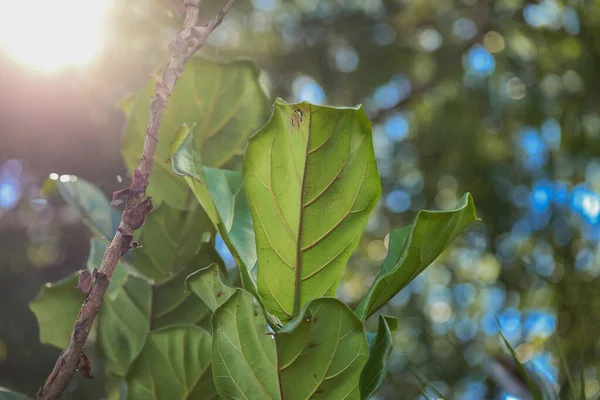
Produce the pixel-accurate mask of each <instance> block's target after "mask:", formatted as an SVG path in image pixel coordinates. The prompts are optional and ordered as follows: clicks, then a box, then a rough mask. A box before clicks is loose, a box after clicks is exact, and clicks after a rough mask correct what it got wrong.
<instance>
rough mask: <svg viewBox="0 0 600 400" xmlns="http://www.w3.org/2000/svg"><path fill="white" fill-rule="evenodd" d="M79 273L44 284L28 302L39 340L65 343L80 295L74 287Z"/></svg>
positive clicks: (76, 311) (56, 343)
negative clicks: (35, 321)
mask: <svg viewBox="0 0 600 400" xmlns="http://www.w3.org/2000/svg"><path fill="white" fill-rule="evenodd" d="M78 280H79V272H75V273H73V274H71V275H69V276H68V277H66V278H65V279H63V280H61V281H58V282H55V283H47V284H45V285H44V286H43V287H42V290H41V291H40V293H39V294H38V295H37V297H36V298H35V299H33V300H32V301H31V302H30V303H29V308H30V309H31V311H33V313H34V314H35V317H36V318H37V320H38V325H39V329H40V342H41V343H45V344H49V345H51V346H55V347H58V348H59V349H64V348H65V347H67V345H68V344H69V338H70V337H71V331H72V330H73V324H75V320H76V319H77V315H78V314H79V310H80V309H81V305H82V304H83V300H84V298H85V296H84V294H83V293H82V292H81V291H80V290H79V289H77V287H76V286H77V282H78Z"/></svg>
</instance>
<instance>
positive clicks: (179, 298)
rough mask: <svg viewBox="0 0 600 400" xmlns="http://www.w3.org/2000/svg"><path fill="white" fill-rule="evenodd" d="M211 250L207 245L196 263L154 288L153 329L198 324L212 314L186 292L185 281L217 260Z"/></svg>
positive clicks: (201, 302) (199, 301)
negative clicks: (207, 264) (199, 268)
mask: <svg viewBox="0 0 600 400" xmlns="http://www.w3.org/2000/svg"><path fill="white" fill-rule="evenodd" d="M211 250H212V249H210V248H209V247H208V245H207V247H206V248H205V249H204V250H202V252H201V253H200V254H199V256H198V260H197V261H196V262H192V263H191V264H190V265H189V266H188V267H187V268H186V269H184V270H183V271H181V272H180V273H179V274H177V275H176V276H174V277H173V278H172V279H170V280H168V281H166V282H163V283H161V284H159V285H157V286H155V287H154V290H153V300H152V329H157V328H161V327H165V326H169V325H177V324H196V323H198V322H200V321H201V320H202V319H203V318H205V317H207V316H208V315H209V314H210V309H209V308H208V307H207V306H206V304H204V302H203V301H202V300H200V299H199V298H198V297H197V296H195V295H194V293H191V292H188V291H186V290H185V279H186V277H187V276H188V275H189V274H191V273H192V272H194V271H196V270H197V269H198V267H199V266H200V265H204V263H205V262H208V263H210V262H213V261H214V260H215V257H214V254H213V253H214V251H211ZM200 263H202V264H200Z"/></svg>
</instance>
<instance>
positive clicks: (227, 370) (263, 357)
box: [211, 290, 281, 399]
mask: <svg viewBox="0 0 600 400" xmlns="http://www.w3.org/2000/svg"><path fill="white" fill-rule="evenodd" d="M253 299H254V297H253V296H252V295H251V294H250V293H248V292H245V291H243V290H236V292H235V293H233V294H232V295H231V296H230V297H229V299H227V301H225V302H224V303H223V305H221V306H220V307H219V308H217V310H216V311H215V312H214V314H213V316H212V319H211V322H212V327H213V343H212V351H213V355H212V363H213V375H214V382H215V386H216V388H217V391H218V392H219V394H220V395H221V397H223V398H226V399H236V398H245V399H280V398H281V397H280V393H279V384H278V379H277V368H276V364H277V355H276V350H275V342H274V340H273V339H272V337H271V336H270V335H268V333H269V331H268V327H267V323H266V320H265V317H264V315H263V314H262V313H261V312H256V313H255V310H254V306H253V304H252V301H253Z"/></svg>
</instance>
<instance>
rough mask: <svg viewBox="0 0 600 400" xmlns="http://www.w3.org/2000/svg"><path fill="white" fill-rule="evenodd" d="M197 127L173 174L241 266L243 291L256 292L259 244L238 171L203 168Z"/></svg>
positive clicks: (176, 159)
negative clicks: (254, 272)
mask: <svg viewBox="0 0 600 400" xmlns="http://www.w3.org/2000/svg"><path fill="white" fill-rule="evenodd" d="M201 142H202V137H201V135H200V133H199V132H198V130H197V129H195V127H194V126H192V127H190V128H189V132H188V136H187V137H186V139H185V140H184V141H183V143H182V145H181V147H180V148H179V149H178V150H177V152H176V153H175V155H174V156H173V171H175V173H176V174H178V175H181V176H183V177H184V179H185V181H186V182H187V184H188V185H189V186H190V188H191V189H192V192H193V193H194V195H195V196H196V199H198V202H199V203H200V204H201V205H202V207H203V208H204V210H205V211H206V213H207V214H208V217H209V218H210V220H211V221H212V223H213V225H214V226H215V228H216V229H217V231H218V232H219V234H220V235H221V237H222V238H223V241H224V242H225V243H226V244H227V247H228V248H229V250H230V251H231V254H232V256H233V258H234V259H235V260H236V262H237V263H238V265H239V267H240V276H241V280H242V285H243V286H244V288H245V289H246V290H248V291H250V292H252V293H257V292H256V289H255V286H256V284H255V283H254V280H253V279H252V277H251V274H250V273H249V272H248V270H252V269H253V268H254V266H255V265H256V243H255V240H254V230H253V227H252V217H251V215H250V208H249V206H248V202H247V200H246V197H245V196H244V191H243V189H242V175H241V173H239V172H234V171H225V170H220V169H214V168H209V167H204V165H203V164H202V158H201V154H200V153H201V152H200V147H201V146H200V143H201Z"/></svg>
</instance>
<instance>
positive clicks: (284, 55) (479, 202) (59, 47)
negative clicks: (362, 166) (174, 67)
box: [0, 0, 600, 399]
mask: <svg viewBox="0 0 600 400" xmlns="http://www.w3.org/2000/svg"><path fill="white" fill-rule="evenodd" d="M18 3H21V2H0V25H2V26H3V27H2V28H0V88H2V90H0V386H6V387H10V388H12V389H15V390H19V391H22V392H24V393H27V394H33V393H35V391H36V390H37V388H38V386H39V385H40V384H41V383H42V382H43V380H44V379H45V377H46V375H47V374H48V373H49V371H50V370H51V368H52V366H53V365H54V361H55V360H56V357H57V356H58V354H59V351H58V350H57V349H54V348H51V347H48V346H44V345H41V344H40V343H39V338H38V329H37V323H36V320H35V318H34V316H33V314H32V313H31V311H30V310H29V308H28V303H29V301H30V300H31V299H33V298H34V297H35V295H36V294H37V293H38V291H39V289H40V287H41V285H42V284H43V283H45V282H48V281H53V280H57V279H60V278H62V277H64V276H66V275H68V274H69V273H70V272H72V271H75V270H78V269H81V268H83V267H84V265H85V263H86V257H87V255H88V250H89V236H90V235H89V232H88V230H87V228H86V227H85V226H83V224H82V223H81V221H80V220H79V219H78V218H77V216H76V215H75V213H74V212H73V211H71V210H69V209H68V207H67V206H66V205H65V204H64V203H62V202H61V201H60V200H59V199H55V198H44V197H42V196H41V194H40V187H41V185H42V184H43V182H44V180H45V179H46V178H47V177H48V176H49V175H50V174H56V175H53V176H54V177H55V178H58V179H60V176H61V175H62V174H75V175H79V176H81V177H83V178H85V179H86V180H88V181H90V182H92V183H94V184H96V185H97V186H99V187H100V188H101V189H102V190H103V191H104V192H105V193H106V194H107V195H108V194H110V193H111V192H112V191H114V190H118V189H120V188H122V187H123V186H124V183H122V182H127V181H128V179H129V176H130V175H129V172H128V171H127V170H126V169H125V167H124V165H123V161H122V158H121V154H120V151H119V147H120V136H121V130H122V126H123V124H124V117H123V116H122V114H121V113H120V111H119V110H118V108H117V106H116V104H117V102H118V101H120V100H121V99H123V98H124V97H125V96H126V95H127V94H128V93H130V92H132V91H135V90H136V89H137V88H138V87H139V86H141V85H142V84H143V83H144V82H145V80H146V79H147V76H148V75H149V74H151V73H152V72H153V70H155V68H156V67H157V66H160V65H161V63H162V62H164V61H165V60H167V53H166V49H167V46H168V43H169V41H170V40H171V39H172V38H173V37H174V35H175V34H176V33H177V30H178V28H179V26H180V25H181V17H182V14H181V13H182V6H181V2H180V1H175V0H152V1H149V0H127V1H116V0H102V1H98V2H92V1H83V0H80V1H78V2H74V1H67V0H62V1H57V2H38V3H40V4H37V7H42V3H46V4H45V5H43V7H45V9H44V10H40V9H38V12H39V13H40V14H41V15H40V18H39V20H36V21H35V23H33V24H31V23H28V22H27V21H28V20H27V15H28V12H27V9H26V8H25V7H24V6H21V7H19V6H18V5H15V4H18ZM22 3H27V4H29V7H30V8H31V7H34V8H35V7H36V2H35V1H34V2H33V3H34V5H31V4H30V3H31V2H22ZM100 3H103V4H104V3H105V7H104V8H102V10H100V9H98V7H99V5H98V4H100ZM92 4H95V5H93V6H92ZM202 4H203V5H202V7H203V8H202V15H204V16H205V18H206V19H208V18H210V17H211V16H212V15H214V14H215V12H216V10H218V8H220V7H222V6H223V5H224V1H217V0H210V1H209V0H206V1H204V2H203V3H202ZM42 11H43V12H42ZM91 20H97V21H96V25H93V24H91V22H90V23H82V21H84V22H85V21H88V22H89V21H91ZM74 21H75V22H77V21H79V22H78V23H75V22H74ZM9 22H10V23H11V24H10V26H9V24H8V23H9ZM25 24H28V25H27V26H30V28H27V29H24V28H23V26H25ZM11 26H12V27H13V28H14V29H13V30H10V29H9V28H10V27H11ZM19 26H20V27H21V29H20V30H19V29H17V27H19ZM93 29H97V31H94V32H95V34H96V36H97V39H98V41H97V43H96V42H95V41H92V40H91V39H89V38H88V36H89V37H91V38H94V37H96V36H94V35H91V36H90V35H88V36H85V34H86V33H90V32H88V31H89V30H93ZM94 32H92V33H94ZM54 33H56V34H54ZM59 33H60V34H59ZM61 35H62V36H61ZM86 38H87V39H86ZM208 43H209V45H207V46H206V48H205V49H204V50H203V52H204V53H206V54H211V55H213V56H217V57H220V58H233V57H248V58H252V59H254V60H255V62H256V63H257V64H258V65H259V67H260V68H261V69H262V70H263V71H264V72H263V76H262V79H263V82H264V86H265V88H266V90H267V91H268V94H269V96H270V98H271V100H274V99H275V97H277V96H280V97H283V98H284V99H285V100H287V101H300V100H308V101H310V102H313V103H320V104H329V105H356V104H363V105H364V107H365V110H366V112H367V115H368V116H369V118H370V119H371V121H372V122H373V138H374V142H375V152H376V156H377V161H378V169H379V173H380V175H381V177H382V183H383V188H384V195H383V196H382V199H381V201H380V202H379V204H378V205H377V207H376V210H375V211H374V213H373V215H372V218H371V220H370V221H369V224H368V227H367V234H366V235H365V236H364V237H363V239H362V241H361V245H360V250H359V251H358V252H357V254H355V256H354V257H353V258H352V260H351V262H350V264H349V266H348V268H347V269H346V272H345V275H344V280H343V282H342V284H341V285H340V288H339V296H340V297H341V298H342V299H343V300H345V301H346V302H348V303H351V304H355V303H357V301H358V300H359V299H360V298H361V296H362V295H363V294H364V293H365V292H366V290H367V288H368V287H369V285H370V283H371V282H372V279H373V277H374V274H375V273H376V271H377V268H378V266H379V264H380V263H381V261H382V260H383V259H384V257H385V255H386V252H387V247H386V246H387V237H386V234H387V232H389V231H390V229H392V228H398V227H402V226H404V225H407V224H408V223H410V222H411V221H412V219H413V218H414V216H415V213H416V211H418V210H419V209H422V208H428V209H446V208H451V207H453V206H454V205H455V204H456V201H457V200H458V198H460V196H461V195H462V194H463V193H464V192H467V191H469V192H471V193H472V194H473V196H474V199H475V203H476V206H477V209H478V216H479V217H480V218H482V220H483V221H481V222H478V223H475V224H473V226H472V227H471V228H470V229H469V231H468V232H467V233H466V234H464V235H462V237H461V239H460V240H457V241H456V242H455V243H454V245H453V247H452V248H451V249H450V250H448V251H446V252H445V253H444V254H443V255H442V256H441V257H440V258H439V259H438V260H437V262H436V263H435V264H434V265H432V266H431V267H430V268H429V269H428V270H427V271H426V272H425V273H423V274H422V275H421V276H419V277H418V278H417V279H416V280H415V281H414V282H413V283H411V284H410V285H409V286H408V287H407V288H406V289H405V290H403V291H402V292H401V293H400V294H398V295H397V296H396V297H395V298H394V299H393V301H392V302H391V303H390V305H389V306H387V307H386V309H385V310H383V312H384V313H385V314H389V315H393V316H395V317H398V318H399V319H400V325H399V329H398V331H397V333H396V336H395V349H394V352H393V354H392V359H391V367H390V371H389V375H388V378H387V380H386V383H385V385H384V387H383V388H382V390H381V392H380V394H379V396H378V398H379V399H397V398H401V399H404V398H406V399H417V398H427V397H428V396H431V398H435V396H436V395H435V394H434V393H433V391H432V390H431V388H429V389H428V388H424V387H425V386H427V385H426V384H425V383H424V382H423V380H424V379H423V378H421V379H419V378H417V377H426V380H427V381H428V382H429V385H433V386H434V387H435V388H436V389H437V390H438V391H439V392H441V393H442V394H443V395H444V396H446V397H447V398H452V399H514V398H518V394H517V393H516V392H514V390H513V391H512V392H511V387H512V386H511V381H510V380H507V379H505V378H499V377H498V375H497V374H496V373H495V372H494V371H497V368H499V366H502V365H505V364H503V362H502V360H504V357H506V354H507V353H506V349H505V348H504V346H503V344H502V342H501V338H500V336H499V334H498V325H497V323H496V319H495V318H496V316H497V317H498V320H499V323H500V326H501V327H502V331H503V332H504V334H505V335H506V337H507V339H508V340H509V341H510V343H511V345H512V346H513V347H514V348H515V350H516V352H517V355H518V357H519V359H520V360H521V361H523V362H527V364H528V365H529V366H530V367H531V368H533V369H534V370H535V371H536V372H537V373H538V375H539V376H540V377H541V379H543V380H544V382H546V383H547V384H548V385H550V386H553V387H554V388H555V389H556V390H557V391H561V390H562V392H561V398H566V389H565V380H566V376H565V371H566V369H565V368H564V367H563V363H561V354H562V355H563V356H564V364H566V365H567V366H568V369H569V370H570V371H571V372H572V374H573V375H575V376H576V377H577V379H579V378H578V377H579V376H580V374H582V376H583V379H584V382H585V395H586V397H587V398H598V397H600V380H599V379H600V378H599V375H598V372H599V371H598V365H599V364H600V361H599V360H600V358H599V355H600V340H599V337H598V334H597V331H596V329H598V327H599V325H600V324H599V322H600V291H599V290H598V288H599V284H598V282H599V280H598V277H599V275H600V263H599V261H600V247H599V245H598V243H599V241H600V157H599V156H600V115H599V112H600V109H599V108H600V107H599V106H600V73H599V72H598V71H599V70H600V1H597V0H564V1H560V0H542V1H521V0H499V1H488V0H455V1H450V0H320V1H319V0H252V1H248V0H238V1H236V3H235V6H234V8H233V9H232V10H231V12H230V13H229V14H228V16H227V17H226V19H225V21H224V22H223V24H222V25H221V26H220V27H219V28H218V29H217V30H216V31H215V32H214V34H213V35H212V36H211V38H210V39H209V42H208ZM90 48H91V49H90ZM86 51H87V53H86ZM88 53H89V54H88ZM73 55H81V56H82V57H83V58H82V59H83V61H80V60H79V59H74V58H73ZM59 56H63V57H62V58H60V57H59ZM84 56H85V57H87V58H85V57H84ZM88 56H89V57H88ZM140 152H141V149H140ZM218 247H219V248H218V250H219V251H221V253H222V257H223V259H224V261H225V262H226V263H229V264H231V263H232V260H231V259H230V256H229V255H228V254H226V251H225V250H224V249H223V248H222V246H220V245H218ZM557 339H558V340H557ZM502 368H506V367H502ZM506 370H507V371H510V368H508V369H506ZM68 391H69V392H71V394H70V396H71V397H72V398H90V399H100V398H102V396H103V382H102V376H101V373H98V375H97V379H95V380H94V381H86V382H83V383H82V382H81V381H80V380H79V378H76V379H75V380H74V381H73V382H72V384H71V385H70V387H69V389H68ZM510 393H512V394H510ZM66 397H69V394H67V396H66Z"/></svg>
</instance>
